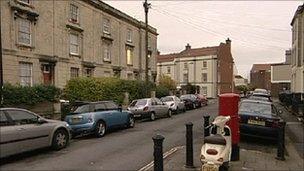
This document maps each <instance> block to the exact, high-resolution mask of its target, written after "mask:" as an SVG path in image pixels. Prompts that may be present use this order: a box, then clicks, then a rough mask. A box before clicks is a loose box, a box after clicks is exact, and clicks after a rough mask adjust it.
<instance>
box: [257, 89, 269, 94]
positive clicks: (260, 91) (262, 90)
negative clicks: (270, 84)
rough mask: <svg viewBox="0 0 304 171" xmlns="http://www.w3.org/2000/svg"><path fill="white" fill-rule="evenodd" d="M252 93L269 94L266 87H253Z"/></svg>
mask: <svg viewBox="0 0 304 171" xmlns="http://www.w3.org/2000/svg"><path fill="white" fill-rule="evenodd" d="M253 93H263V94H269V92H268V91H267V90H266V89H261V88H256V89H254V91H253Z"/></svg>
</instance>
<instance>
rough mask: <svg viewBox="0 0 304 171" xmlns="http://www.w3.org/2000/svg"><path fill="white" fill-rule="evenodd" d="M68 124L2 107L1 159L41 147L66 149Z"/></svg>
mask: <svg viewBox="0 0 304 171" xmlns="http://www.w3.org/2000/svg"><path fill="white" fill-rule="evenodd" d="M70 137H71V136H70V130H69V126H68V124H67V123H66V122H62V121H55V120H48V119H45V118H43V117H41V116H39V115H37V114H35V113H33V112H30V111H28V110H25V109H18V108H0V158H2V157H7V156H10V155H14V154H17V153H22V152H26V151H30V150H34V149H38V148H42V147H48V146H51V147H53V149H55V150H60V149H62V148H65V147H66V146H67V145H68V143H69V140H70Z"/></svg>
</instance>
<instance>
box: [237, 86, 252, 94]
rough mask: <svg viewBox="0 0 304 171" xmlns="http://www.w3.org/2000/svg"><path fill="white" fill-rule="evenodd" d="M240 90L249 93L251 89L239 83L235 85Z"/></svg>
mask: <svg viewBox="0 0 304 171" xmlns="http://www.w3.org/2000/svg"><path fill="white" fill-rule="evenodd" d="M235 88H236V89H237V90H238V91H240V92H243V93H244V94H246V93H247V91H249V88H248V86H246V85H238V86H236V87H235Z"/></svg>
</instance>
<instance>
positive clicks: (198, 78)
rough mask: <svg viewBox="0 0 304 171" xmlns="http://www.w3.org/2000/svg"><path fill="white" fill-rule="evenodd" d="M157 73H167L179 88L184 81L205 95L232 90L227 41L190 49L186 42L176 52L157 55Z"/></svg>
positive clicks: (230, 61) (230, 59)
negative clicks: (217, 44) (181, 48)
mask: <svg viewBox="0 0 304 171" xmlns="http://www.w3.org/2000/svg"><path fill="white" fill-rule="evenodd" d="M156 59H157V73H158V77H160V76H161V75H167V76H170V77H171V78H172V79H173V80H175V81H176V82H177V87H178V88H181V87H182V86H184V85H186V84H187V83H191V84H192V85H195V86H197V91H198V93H201V94H206V95H207V97H209V98H215V97H216V96H217V95H219V94H222V93H227V92H233V91H234V81H233V79H234V76H233V64H234V62H233V57H232V54H231V41H230V40H229V39H227V40H226V43H220V45H219V46H213V47H203V48H191V46H190V45H189V44H187V45H186V47H185V49H184V50H183V51H181V52H179V53H171V54H159V55H158V56H157V58H156Z"/></svg>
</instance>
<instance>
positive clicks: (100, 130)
mask: <svg viewBox="0 0 304 171" xmlns="http://www.w3.org/2000/svg"><path fill="white" fill-rule="evenodd" d="M105 134H106V124H105V122H103V121H99V122H98V123H97V124H96V129H95V135H96V137H97V138H100V137H103V136H104V135H105Z"/></svg>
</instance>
